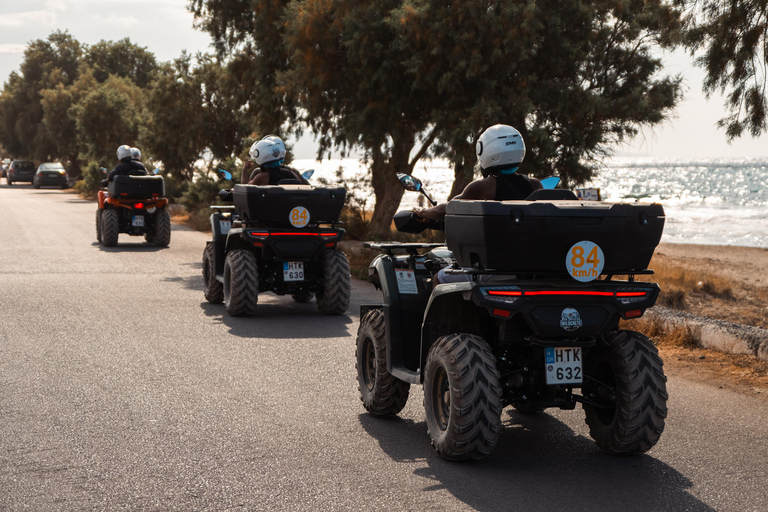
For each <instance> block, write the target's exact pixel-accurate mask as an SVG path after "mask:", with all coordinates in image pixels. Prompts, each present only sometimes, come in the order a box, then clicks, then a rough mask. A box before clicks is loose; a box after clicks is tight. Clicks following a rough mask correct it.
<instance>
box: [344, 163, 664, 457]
mask: <svg viewBox="0 0 768 512" xmlns="http://www.w3.org/2000/svg"><path fill="white" fill-rule="evenodd" d="M399 177H400V180H401V182H402V183H403V185H404V186H405V188H407V189H408V190H422V186H421V183H420V182H419V181H418V180H417V179H415V178H412V177H410V176H405V175H402V176H399ZM427 198H428V199H429V196H427ZM430 201H431V200H430ZM433 204H434V203H433ZM395 225H396V227H397V229H398V230H399V231H404V232H410V233H418V232H422V231H423V230H424V229H443V228H444V229H445V234H446V240H447V248H446V247H439V244H414V243H368V244H367V246H368V247H371V248H374V249H378V250H380V251H381V254H380V255H379V256H377V257H376V258H375V259H374V260H373V261H372V262H371V264H370V267H369V276H370V280H371V281H372V282H373V284H374V285H375V286H376V287H377V289H380V290H381V291H382V293H383V301H382V303H381V304H371V305H363V306H361V311H360V318H361V321H360V327H359V330H358V334H357V346H356V367H357V374H358V381H359V382H358V383H359V391H360V398H361V400H362V402H363V406H364V407H365V409H366V410H367V411H368V412H370V413H371V414H373V415H374V416H391V415H395V414H397V413H398V412H400V411H401V410H402V409H403V407H404V406H405V404H406V401H407V399H408V395H409V389H410V386H411V385H412V384H421V385H422V386H423V389H424V408H425V412H426V423H427V429H428V431H429V436H430V438H431V441H432V445H433V446H434V448H435V449H436V450H437V452H438V454H439V455H441V456H442V457H444V458H446V459H451V460H463V459H480V458H483V457H485V456H487V455H488V454H489V453H490V452H491V450H492V449H493V447H494V445H495V444H496V442H497V439H498V436H499V432H500V429H501V412H502V409H503V408H504V407H506V406H509V405H511V406H512V407H514V408H515V409H516V410H517V411H518V412H519V413H522V414H534V413H538V412H541V411H543V410H544V409H546V408H552V407H556V408H560V409H574V408H575V406H576V404H577V403H580V404H581V406H582V407H583V409H584V412H585V413H586V422H587V425H588V426H589V432H590V436H591V437H592V438H593V439H594V441H595V443H596V444H597V445H598V447H600V448H601V449H602V450H604V451H606V452H608V453H611V454H639V453H643V452H646V451H648V450H649V449H650V448H651V447H653V446H654V445H655V444H656V442H657V441H658V440H659V437H660V435H661V433H662V430H663V429H664V421H665V418H666V415H667V405H666V402H667V391H666V384H665V382H666V377H665V375H664V371H663V363H662V361H661V359H660V357H659V355H658V353H657V350H656V348H655V347H654V345H653V343H651V341H649V339H648V338H647V337H646V336H644V335H643V334H640V333H638V332H633V331H628V330H622V329H620V328H619V321H620V320H621V319H629V318H638V317H641V316H642V315H643V313H644V312H645V311H646V310H647V309H648V308H650V307H652V306H653V305H654V304H655V302H656V299H657V297H658V294H659V287H658V285H656V284H655V283H649V282H638V281H635V276H636V275H642V274H651V273H652V271H650V270H647V265H648V263H649V262H650V259H651V256H652V255H653V251H654V249H655V247H656V245H657V244H658V242H659V239H660V237H661V232H662V229H663V225H664V211H663V209H662V207H661V205H659V204H610V203H597V202H581V201H578V200H577V199H576V197H575V195H574V194H573V193H572V192H571V191H569V190H563V189H551V190H538V191H535V192H534V193H533V194H532V195H531V196H529V197H528V198H527V199H526V200H525V201H503V202H498V201H451V202H449V203H448V205H447V209H446V217H445V221H444V225H443V224H442V222H438V221H432V220H426V219H423V218H420V217H417V216H416V215H415V214H414V213H412V212H399V213H398V214H397V215H396V216H395ZM440 269H444V270H443V272H444V273H446V274H447V275H448V276H453V279H451V278H450V277H449V279H446V280H447V281H454V282H449V283H446V284H437V285H436V286H433V283H434V282H435V280H436V279H437V273H438V271H439V270H440ZM616 276H627V277H626V279H624V280H618V279H615V277H616Z"/></svg>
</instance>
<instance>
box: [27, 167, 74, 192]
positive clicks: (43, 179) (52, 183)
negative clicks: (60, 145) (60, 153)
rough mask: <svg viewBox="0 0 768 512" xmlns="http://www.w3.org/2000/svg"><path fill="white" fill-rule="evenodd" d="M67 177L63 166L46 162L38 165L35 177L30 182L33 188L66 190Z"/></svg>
mask: <svg viewBox="0 0 768 512" xmlns="http://www.w3.org/2000/svg"><path fill="white" fill-rule="evenodd" d="M68 180H69V176H67V171H66V170H65V169H64V166H63V165H61V164H60V163H58V162H47V163H44V164H40V167H38V168H37V172H36V173H35V177H34V179H33V180H32V186H33V187H34V188H40V187H61V188H67V186H68V183H67V181H68Z"/></svg>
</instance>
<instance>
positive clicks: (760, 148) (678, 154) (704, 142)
mask: <svg viewBox="0 0 768 512" xmlns="http://www.w3.org/2000/svg"><path fill="white" fill-rule="evenodd" d="M187 3H188V1H187V0H130V1H126V0H24V1H23V2H22V1H12V0H0V82H2V83H4V82H5V81H6V80H7V77H8V75H9V74H10V73H11V72H12V71H18V70H19V66H20V64H21V62H22V60H23V57H24V48H25V46H26V44H27V43H28V42H30V41H33V40H35V39H46V38H47V37H48V36H49V35H50V34H51V32H53V31H55V30H62V31H64V30H67V31H69V33H70V34H72V35H73V36H74V37H75V38H76V39H77V40H78V41H80V42H81V43H86V44H94V43H97V42H99V41H100V40H119V39H123V38H125V37H128V38H130V39H131V41H132V42H133V43H134V44H137V45H139V46H143V47H145V48H147V50H149V51H151V52H153V53H154V54H155V56H156V57H157V58H158V60H161V61H168V60H171V59H174V58H176V57H178V56H179V55H181V52H182V50H185V49H186V50H187V52H189V53H192V54H194V53H197V52H198V51H200V52H206V51H211V48H210V46H209V45H210V37H209V36H208V35H207V34H206V33H204V32H201V31H198V30H196V29H195V28H194V27H193V17H192V14H190V13H189V12H188V11H187V8H186V6H187ZM662 58H663V61H664V63H665V70H664V73H666V74H682V75H683V77H684V83H685V87H686V91H685V99H684V101H682V102H681V103H680V104H679V105H678V107H677V109H676V112H675V113H673V114H672V116H671V119H670V120H668V121H667V122H665V123H663V124H662V125H660V126H656V127H655V128H653V129H645V130H643V131H642V133H641V135H640V136H638V137H636V138H635V139H634V140H633V141H632V142H631V143H629V144H624V145H622V146H618V147H616V148H615V153H616V154H617V155H621V156H650V157H659V158H665V159H669V158H685V159H687V158H691V157H705V158H740V157H768V135H763V136H762V137H760V138H758V139H753V138H751V137H750V136H745V137H742V138H741V139H738V140H736V141H735V142H733V143H732V144H728V143H727V142H726V138H725V134H724V132H723V131H722V130H719V129H718V128H716V126H715V124H716V123H717V120H718V119H720V118H721V117H723V115H724V107H723V103H724V101H723V98H722V96H713V97H712V98H710V99H709V100H706V98H705V97H704V94H703V93H702V92H701V83H702V80H703V77H704V74H703V72H702V71H701V70H700V69H698V68H695V67H693V66H692V64H691V58H690V57H689V56H688V55H686V54H685V53H683V52H681V51H678V52H674V53H672V54H664V55H662ZM499 122H500V123H503V122H504V120H501V119H500V120H499ZM316 147H317V144H316V143H315V142H314V140H313V138H312V136H311V135H307V136H305V137H304V138H303V139H301V140H299V141H294V154H295V155H296V157H297V158H312V157H313V156H314V155H315V152H316Z"/></svg>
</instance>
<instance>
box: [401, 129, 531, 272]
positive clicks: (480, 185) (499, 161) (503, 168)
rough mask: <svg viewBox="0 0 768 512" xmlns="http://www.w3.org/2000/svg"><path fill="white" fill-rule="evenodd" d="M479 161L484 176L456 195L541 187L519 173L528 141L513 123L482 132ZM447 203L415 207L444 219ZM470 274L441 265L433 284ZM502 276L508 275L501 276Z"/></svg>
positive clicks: (503, 196) (521, 194)
mask: <svg viewBox="0 0 768 512" xmlns="http://www.w3.org/2000/svg"><path fill="white" fill-rule="evenodd" d="M475 152H476V153H477V163H478V164H479V165H480V171H481V172H482V174H483V177H482V179H479V180H475V181H473V182H472V183H470V184H469V185H467V186H466V187H465V188H464V190H463V191H462V192H461V194H459V195H458V196H456V197H454V198H453V199H460V200H461V199H466V200H470V199H471V200H486V201H511V200H521V199H525V198H526V197H528V196H529V195H531V193H532V192H533V191H534V190H539V189H541V188H543V187H542V185H541V182H540V181H539V180H537V179H536V178H530V177H528V176H525V175H523V174H516V172H517V170H518V169H519V167H520V164H521V163H523V158H525V142H523V137H522V136H521V135H520V132H518V131H517V130H516V129H514V128H513V127H511V126H509V125H506V124H497V125H494V126H491V127H490V128H488V129H487V130H485V131H484V132H483V134H482V135H480V138H479V139H477V144H476V145H475ZM447 204H448V203H440V204H438V205H437V206H433V207H432V208H414V210H413V211H414V213H416V214H417V215H419V216H420V217H424V218H427V219H435V220H441V219H444V218H445V207H446V205H447ZM469 279H470V278H469V276H468V275H467V274H447V273H446V272H445V269H441V270H440V272H438V274H437V279H436V280H435V282H434V284H435V285H437V284H439V283H440V284H442V283H450V282H458V281H468V280H469ZM480 279H481V280H484V281H493V280H498V279H499V276H480ZM501 279H502V280H504V279H508V278H507V277H504V276H501Z"/></svg>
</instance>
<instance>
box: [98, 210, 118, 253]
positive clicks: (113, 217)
mask: <svg viewBox="0 0 768 512" xmlns="http://www.w3.org/2000/svg"><path fill="white" fill-rule="evenodd" d="M118 236H120V220H119V218H118V216H117V210H113V209H111V208H110V209H107V210H102V212H101V243H102V244H104V245H105V246H107V247H114V246H115V245H117V238H118Z"/></svg>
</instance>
